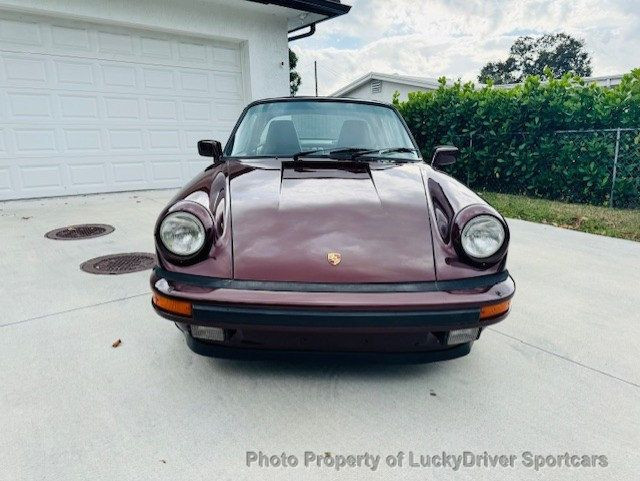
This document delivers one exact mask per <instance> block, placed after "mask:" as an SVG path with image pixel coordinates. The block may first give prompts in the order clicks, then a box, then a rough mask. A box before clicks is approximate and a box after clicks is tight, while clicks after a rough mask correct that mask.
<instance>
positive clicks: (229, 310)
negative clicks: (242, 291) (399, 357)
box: [191, 304, 480, 331]
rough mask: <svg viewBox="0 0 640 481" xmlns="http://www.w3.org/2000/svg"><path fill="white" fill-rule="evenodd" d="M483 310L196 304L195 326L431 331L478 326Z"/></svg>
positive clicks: (194, 313) (193, 321)
mask: <svg viewBox="0 0 640 481" xmlns="http://www.w3.org/2000/svg"><path fill="white" fill-rule="evenodd" d="M479 318H480V309H479V308H478V309H459V310H447V311H433V310H431V311H335V310H326V309H323V310H320V309H278V308H246V307H235V306H225V305H214V304H194V305H193V320H192V321H191V323H192V324H203V325H217V326H225V327H229V326H236V325H248V326H295V327H320V328H324V327H355V328H367V327H420V328H428V329H430V330H432V331H437V330H449V329H452V328H459V327H475V326H478V325H479Z"/></svg>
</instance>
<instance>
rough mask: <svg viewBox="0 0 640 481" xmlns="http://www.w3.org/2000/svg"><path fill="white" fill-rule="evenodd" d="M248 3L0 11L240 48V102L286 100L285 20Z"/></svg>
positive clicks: (144, 1)
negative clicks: (242, 97)
mask: <svg viewBox="0 0 640 481" xmlns="http://www.w3.org/2000/svg"><path fill="white" fill-rule="evenodd" d="M252 5H253V4H252V3H250V2H244V1H238V2H237V4H233V3H232V4H229V3H228V2H227V1H220V2H218V1H216V0H208V1H195V0H109V1H106V0H0V9H4V10H11V11H18V12H25V13H37V14H42V15H53V16H64V17H66V18H76V19H79V20H88V21H94V22H104V23H110V24H116V25H126V26H132V27H137V28H145V29H150V30H162V31H167V32H172V33H181V34H187V35H196V36H205V37H210V38H216V39H219V40H229V41H232V42H241V43H242V45H243V57H244V59H243V63H244V67H243V70H244V76H245V85H244V88H245V98H246V99H247V100H253V99H257V98H264V97H277V96H283V95H289V69H288V64H289V61H288V54H287V20H286V18H284V17H282V16H278V15H276V14H274V13H261V12H256V11H254V10H253V9H252V8H251V6H252Z"/></svg>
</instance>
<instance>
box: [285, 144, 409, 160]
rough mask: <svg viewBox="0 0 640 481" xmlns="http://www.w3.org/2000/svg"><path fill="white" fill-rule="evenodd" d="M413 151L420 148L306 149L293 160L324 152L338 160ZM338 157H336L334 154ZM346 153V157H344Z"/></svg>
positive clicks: (326, 155)
mask: <svg viewBox="0 0 640 481" xmlns="http://www.w3.org/2000/svg"><path fill="white" fill-rule="evenodd" d="M403 152H406V153H411V152H418V149H414V148H412V147H391V148H386V149H365V148H363V147H344V148H339V149H319V150H305V151H302V152H298V153H296V154H294V155H293V156H292V157H293V160H298V159H300V157H312V156H313V157H315V155H313V154H320V153H323V155H322V156H323V157H329V158H330V159H336V160H357V159H359V158H363V157H366V156H367V155H370V154H390V153H403ZM336 155H337V156H338V157H334V156H336ZM343 155H344V157H343Z"/></svg>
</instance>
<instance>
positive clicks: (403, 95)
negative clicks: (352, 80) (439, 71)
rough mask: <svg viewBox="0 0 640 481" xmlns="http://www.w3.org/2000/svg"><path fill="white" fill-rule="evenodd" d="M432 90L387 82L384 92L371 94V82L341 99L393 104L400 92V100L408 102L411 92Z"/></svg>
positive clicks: (384, 82)
mask: <svg viewBox="0 0 640 481" xmlns="http://www.w3.org/2000/svg"><path fill="white" fill-rule="evenodd" d="M427 90H430V89H426V88H421V87H415V86H411V85H406V84H401V83H396V82H387V81H384V80H383V81H382V91H381V92H380V93H377V94H373V93H371V81H368V82H366V83H365V84H364V85H361V86H360V87H358V88H356V89H354V90H352V91H351V92H347V93H345V94H343V95H341V97H351V98H356V99H366V100H377V101H380V102H388V103H391V101H392V100H393V94H394V93H395V92H396V91H398V92H400V100H407V95H408V94H409V92H416V91H427Z"/></svg>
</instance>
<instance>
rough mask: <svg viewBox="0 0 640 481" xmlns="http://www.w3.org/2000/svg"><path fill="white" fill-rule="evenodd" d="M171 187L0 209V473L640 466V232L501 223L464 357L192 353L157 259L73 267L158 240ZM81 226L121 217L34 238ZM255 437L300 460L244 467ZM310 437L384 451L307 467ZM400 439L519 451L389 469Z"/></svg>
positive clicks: (79, 476) (280, 475)
mask: <svg viewBox="0 0 640 481" xmlns="http://www.w3.org/2000/svg"><path fill="white" fill-rule="evenodd" d="M170 196H171V192H166V191H165V192H140V193H136V194H131V193H126V194H112V195H99V196H91V197H77V198H67V199H53V200H46V201H40V200H36V201H21V202H12V203H4V204H0V209H1V211H0V226H1V229H0V245H1V246H2V247H1V249H2V256H0V273H1V274H2V276H3V279H4V285H3V288H2V291H1V300H2V306H3V308H4V312H3V315H2V316H1V317H0V480H10V481H16V480H36V479H47V480H64V481H70V480H88V479H100V480H148V479H154V480H156V479H163V480H165V479H166V480H187V479H188V480H200V479H202V480H212V481H213V480H215V481H221V480H241V479H291V480H300V479H331V480H335V479H368V480H376V479H379V480H389V479H420V480H424V479H474V480H478V479H491V480H495V479H509V480H512V479H542V478H543V477H544V479H580V480H588V479H633V478H635V477H637V475H638V466H640V451H639V450H638V447H639V446H640V368H639V367H638V366H640V349H639V348H638V342H639V340H640V244H639V243H633V242H628V241H623V240H617V239H610V238H605V237H599V236H593V235H589V234H583V233H578V232H571V231H568V230H563V229H557V228H553V227H548V226H543V225H537V224H532V223H528V222H522V221H515V220H514V221H510V225H511V229H512V247H511V251H510V259H509V264H510V265H509V269H510V270H511V272H512V274H513V276H514V278H515V279H516V282H517V285H518V292H517V294H516V298H515V301H514V304H513V311H512V314H511V316H510V317H509V318H508V319H507V320H506V321H505V322H503V323H501V324H498V325H497V326H495V327H494V328H491V329H489V330H487V331H485V332H484V333H483V335H482V338H481V339H480V341H479V342H477V343H476V344H475V345H474V348H473V350H472V352H471V354H470V355H469V356H467V357H465V358H462V359H459V360H455V361H449V362H445V363H440V364H430V365H423V366H344V365H318V366H309V365H304V366H299V365H295V364H293V363H242V362H232V361H218V360H212V359H208V358H204V357H200V356H197V355H195V354H193V353H191V352H190V351H189V350H188V349H187V347H186V345H185V344H184V340H183V338H182V336H181V335H180V333H179V332H178V330H177V329H176V328H175V327H174V326H173V325H172V324H171V323H170V322H168V321H165V320H163V319H160V318H159V317H157V316H156V315H155V314H154V313H153V312H152V310H151V308H150V306H149V287H148V283H147V279H148V272H143V273H136V274H128V275H121V276H96V275H91V274H86V273H84V272H81V271H80V270H79V269H78V266H79V264H80V263H81V262H83V261H84V260H87V259H89V258H91V257H95V256H100V255H105V254H109V253H117V252H127V251H150V252H151V251H152V250H153V243H152V236H151V232H152V227H153V224H154V221H155V218H156V215H157V214H158V212H159V211H160V209H161V208H162V206H163V205H164V203H165V202H166V201H167V200H168V199H169V198H170ZM83 222H90V223H108V224H112V225H114V226H115V228H116V230H115V232H114V233H112V234H110V235H108V236H105V237H100V238H96V239H92V240H84V241H73V242H72V241H68V242H61V241H52V240H49V239H45V238H44V237H43V235H44V233H45V232H46V231H48V230H50V229H53V228H56V227H60V226H64V225H68V224H74V223H83ZM118 338H119V339H122V344H121V345H120V346H119V347H117V348H113V347H112V346H111V345H112V342H113V341H114V340H116V339H118ZM247 451H255V452H258V451H262V452H263V453H265V454H268V455H278V456H280V455H281V454H282V453H283V452H284V453H286V454H288V455H293V456H296V457H297V459H298V460H299V464H298V466H297V467H278V468H273V467H272V468H266V467H262V468H261V467H258V466H256V465H255V464H254V465H252V467H246V465H245V460H246V452H247ZM305 451H311V452H314V453H316V454H318V455H325V453H326V454H330V455H333V456H335V455H344V456H348V455H354V456H357V455H363V454H365V453H369V454H370V455H380V456H381V458H380V461H379V465H378V466H377V469H376V470H375V471H373V470H372V469H371V467H367V466H361V467H359V468H358V467H344V468H342V469H340V470H339V471H337V470H336V468H335V467H326V465H323V467H317V466H316V464H314V465H313V467H304V466H303V463H304V452H305ZM399 451H403V452H404V453H405V454H406V455H408V453H409V452H410V451H411V452H413V455H414V462H419V460H420V455H422V456H426V455H431V456H433V455H438V454H442V451H445V452H446V453H447V454H452V455H460V454H462V453H463V452H464V451H470V452H473V453H475V454H478V455H482V454H483V453H484V452H485V451H486V452H487V453H488V454H489V455H491V456H493V455H496V454H505V455H515V456H516V458H515V463H514V467H494V468H491V467H484V466H481V467H460V468H459V469H458V470H457V471H455V470H454V468H453V467H452V466H451V465H447V466H446V467H433V466H431V467H415V466H414V467H410V466H407V463H408V459H407V458H405V459H404V463H403V467H395V468H392V467H389V465H388V464H387V462H386V456H387V455H394V456H395V455H397V453H398V452H399ZM527 451H528V452H531V453H532V454H533V455H544V456H547V455H553V456H556V457H555V458H554V459H557V455H562V456H564V454H565V453H569V455H579V456H582V455H587V456H591V455H602V456H606V464H607V467H569V468H567V467H564V464H563V465H562V467H558V466H555V467H545V468H542V469H541V470H539V471H536V470H535V469H534V468H533V467H531V468H530V467H525V466H524V465H523V461H526V458H524V457H523V453H524V452H527ZM330 459H333V458H330ZM345 459H346V458H345ZM354 459H356V458H354ZM360 459H361V460H364V459H373V458H360ZM396 459H397V458H396ZM579 459H580V460H582V459H583V458H579ZM589 459H593V458H589ZM363 462H364V461H363ZM448 462H449V461H448ZM448 462H447V463H448Z"/></svg>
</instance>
